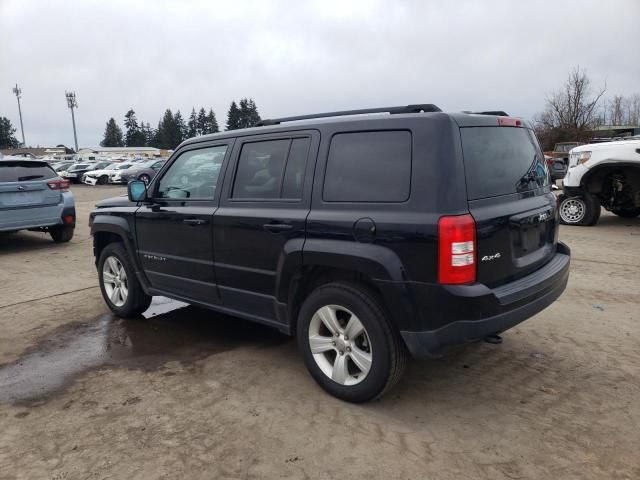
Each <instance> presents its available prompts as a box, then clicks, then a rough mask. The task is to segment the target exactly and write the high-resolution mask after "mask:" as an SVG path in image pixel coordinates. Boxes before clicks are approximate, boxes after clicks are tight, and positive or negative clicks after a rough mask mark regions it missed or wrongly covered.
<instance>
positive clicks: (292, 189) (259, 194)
mask: <svg viewBox="0 0 640 480" xmlns="http://www.w3.org/2000/svg"><path fill="white" fill-rule="evenodd" d="M310 142H311V140H310V138H308V137H305V138H295V139H282V140H265V141H262V142H249V143H245V144H244V145H243V146H242V150H241V151H240V158H239V159H238V167H237V170H236V177H235V180H234V183H233V191H232V195H231V196H232V197H233V198H236V199H276V198H286V199H299V198H302V186H303V183H304V170H305V166H306V162H307V156H308V152H309V145H310Z"/></svg>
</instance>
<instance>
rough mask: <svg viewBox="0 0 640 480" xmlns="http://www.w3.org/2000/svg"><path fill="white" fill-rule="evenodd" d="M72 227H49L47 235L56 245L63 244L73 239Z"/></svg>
mask: <svg viewBox="0 0 640 480" xmlns="http://www.w3.org/2000/svg"><path fill="white" fill-rule="evenodd" d="M73 230H74V228H73V226H70V225H61V226H58V227H50V228H49V235H51V238H52V239H53V241H54V242H56V243H65V242H68V241H69V240H71V239H72V238H73Z"/></svg>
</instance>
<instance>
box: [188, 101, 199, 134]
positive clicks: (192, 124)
mask: <svg viewBox="0 0 640 480" xmlns="http://www.w3.org/2000/svg"><path fill="white" fill-rule="evenodd" d="M196 136H198V117H197V115H196V109H195V108H192V109H191V115H189V123H188V124H187V137H189V138H193V137H196Z"/></svg>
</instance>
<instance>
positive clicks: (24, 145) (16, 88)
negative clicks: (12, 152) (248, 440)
mask: <svg viewBox="0 0 640 480" xmlns="http://www.w3.org/2000/svg"><path fill="white" fill-rule="evenodd" d="M13 93H15V94H16V98H17V99H18V114H19V115H20V132H22V146H23V147H26V146H27V144H26V143H25V141H24V126H23V125H22V108H20V96H21V95H22V89H21V88H19V87H18V84H17V83H16V86H15V87H14V88H13Z"/></svg>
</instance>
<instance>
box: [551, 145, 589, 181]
mask: <svg viewBox="0 0 640 480" xmlns="http://www.w3.org/2000/svg"><path fill="white" fill-rule="evenodd" d="M580 145H582V143H580V142H562V143H556V144H555V146H554V147H553V151H552V152H547V153H546V154H545V155H547V156H549V157H551V159H550V160H547V166H548V168H549V172H550V173H551V178H552V180H560V179H561V178H564V176H565V174H566V173H567V168H569V152H570V151H571V149H572V148H575V147H578V146H580Z"/></svg>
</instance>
